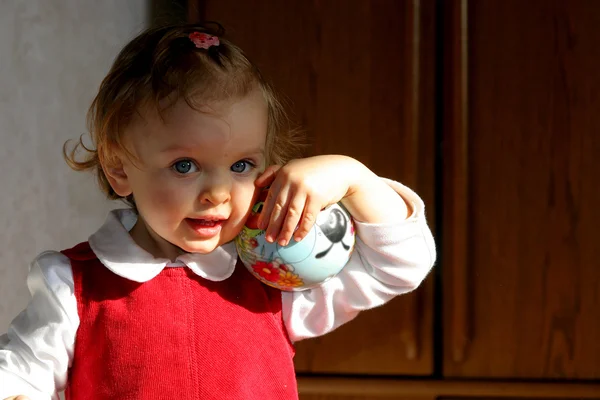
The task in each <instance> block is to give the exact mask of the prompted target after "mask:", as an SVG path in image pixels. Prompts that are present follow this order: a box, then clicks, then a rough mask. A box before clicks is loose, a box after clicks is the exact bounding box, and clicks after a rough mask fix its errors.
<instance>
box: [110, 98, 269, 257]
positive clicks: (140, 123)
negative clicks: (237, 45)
mask: <svg viewBox="0 0 600 400" xmlns="http://www.w3.org/2000/svg"><path fill="white" fill-rule="evenodd" d="M201 111H202V112H199V111H196V110H194V109H192V108H190V107H189V106H188V105H187V104H186V102H185V101H183V100H180V101H179V102H178V103H176V104H175V105H174V106H173V107H172V108H170V109H169V110H168V112H166V113H164V115H163V118H164V119H161V117H160V116H159V115H156V113H152V112H150V110H140V117H139V118H137V120H136V121H134V122H133V123H132V124H131V126H130V127H129V129H128V130H127V132H126V144H127V146H128V148H130V149H131V150H132V152H133V154H135V155H136V156H137V158H138V160H129V159H128V158H127V157H122V160H121V161H122V169H114V170H111V171H112V172H111V171H107V175H109V179H110V181H111V184H112V185H113V188H114V189H115V191H116V192H117V193H118V194H120V195H121V196H126V195H127V194H129V193H133V196H134V199H135V203H136V206H137V208H138V211H139V220H138V223H137V224H136V226H135V227H134V228H133V229H132V231H131V235H132V237H133V238H134V240H135V241H136V242H137V243H138V244H139V245H140V246H141V247H142V248H144V249H146V250H147V251H149V252H150V253H152V254H153V255H154V256H155V257H166V258H170V259H174V258H176V257H177V255H178V254H180V253H181V250H183V251H185V252H193V253H209V252H211V251H213V250H214V249H215V248H217V247H218V246H220V245H222V244H224V243H227V242H229V241H231V240H233V239H234V238H235V236H236V235H237V234H238V233H239V232H240V230H241V228H242V226H243V224H244V222H245V221H246V218H247V216H248V214H249V211H250V209H251V206H252V204H253V200H254V198H255V186H254V181H255V180H256V178H257V177H258V176H259V175H260V173H261V172H262V171H263V170H264V168H265V151H266V150H265V142H266V132H267V105H266V102H265V100H264V97H263V96H262V94H261V92H260V91H259V90H255V91H253V92H251V93H250V94H249V95H247V96H246V97H244V98H242V99H239V100H236V101H230V102H217V103H211V104H208V105H207V106H206V107H203V108H202V109H201ZM115 176H116V177H115ZM117 189H119V190H117Z"/></svg>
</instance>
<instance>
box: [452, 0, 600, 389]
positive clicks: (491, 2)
mask: <svg viewBox="0 0 600 400" xmlns="http://www.w3.org/2000/svg"><path fill="white" fill-rule="evenodd" d="M443 5H444V12H443V14H444V18H445V26H444V37H445V45H444V46H445V48H446V53H445V56H444V57H445V64H444V65H445V68H446V74H445V75H444V90H445V94H444V111H443V113H444V117H445V119H444V143H443V146H444V157H445V161H444V189H443V199H444V232H443V237H444V239H443V248H444V253H443V262H442V264H443V265H442V269H443V279H444V285H443V288H444V310H445V311H444V368H443V369H444V374H445V376H447V377H491V378H500V377H505V378H555V379H562V378H574V379H599V378H600V340H598V338H600V311H599V310H600V246H599V245H598V226H599V224H600V207H599V205H600V185H599V184H598V176H600V29H599V28H600V1H596V0H587V1H585V0H553V1H547V0H528V1H522V0H485V1H476V0H470V1H468V0H450V1H447V2H443Z"/></svg>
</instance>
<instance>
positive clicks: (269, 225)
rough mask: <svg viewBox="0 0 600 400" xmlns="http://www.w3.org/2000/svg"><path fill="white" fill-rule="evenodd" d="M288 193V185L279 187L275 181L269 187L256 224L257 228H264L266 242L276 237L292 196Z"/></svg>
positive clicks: (272, 240)
mask: <svg viewBox="0 0 600 400" xmlns="http://www.w3.org/2000/svg"><path fill="white" fill-rule="evenodd" d="M290 194H291V193H290V187H289V186H287V185H285V186H283V187H280V186H279V185H278V184H277V182H276V183H274V184H273V185H272V186H271V188H270V189H269V194H268V195H267V200H266V201H265V204H264V205H263V210H262V212H261V215H260V219H259V225H258V226H259V228H261V229H264V230H266V235H265V239H266V240H267V241H268V242H271V243H272V242H274V241H275V240H277V239H278V236H279V231H280V230H281V226H282V225H283V221H284V219H285V218H286V216H287V210H288V206H289V202H290V200H291V198H292V196H290Z"/></svg>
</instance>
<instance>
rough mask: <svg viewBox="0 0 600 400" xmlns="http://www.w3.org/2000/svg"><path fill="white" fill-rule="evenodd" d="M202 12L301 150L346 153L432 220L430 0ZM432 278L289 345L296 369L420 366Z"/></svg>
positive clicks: (210, 1) (260, 1)
mask: <svg viewBox="0 0 600 400" xmlns="http://www.w3.org/2000/svg"><path fill="white" fill-rule="evenodd" d="M199 4H200V5H201V9H202V12H201V13H200V14H201V15H203V16H204V17H205V18H206V19H208V20H214V21H219V22H221V23H222V24H223V25H224V26H225V28H226V29H227V31H228V36H229V37H230V38H232V40H233V41H234V42H236V43H237V44H239V46H240V47H241V48H243V49H244V50H245V51H246V52H247V54H248V55H249V57H250V58H251V59H253V60H255V62H256V63H257V64H258V65H259V66H260V68H261V70H262V71H263V72H264V73H265V75H266V76H268V77H270V78H271V79H272V80H273V82H274V84H275V87H276V88H277V89H279V90H280V91H281V92H282V93H283V94H284V95H285V96H286V97H287V98H288V99H289V104H290V106H291V107H290V108H291V109H292V110H293V111H294V115H293V117H294V119H295V120H296V121H298V122H299V123H300V124H301V125H302V127H303V128H305V130H306V132H307V135H308V137H309V139H310V143H311V147H310V149H309V150H308V151H307V154H323V153H341V154H346V155H350V156H353V157H355V158H357V159H359V160H361V161H362V162H364V163H365V164H366V165H367V166H369V167H370V168H371V169H372V170H374V171H375V172H376V173H377V174H379V175H381V176H385V177H389V178H392V179H396V180H399V181H401V182H403V183H405V184H407V185H409V186H411V187H413V188H415V189H416V190H417V191H418V192H419V194H420V195H421V196H422V197H423V199H424V201H425V203H426V205H427V207H428V211H429V212H428V217H429V220H430V221H431V223H432V225H433V221H434V207H433V206H434V204H433V203H434V150H435V144H434V125H433V124H434V122H433V121H434V116H433V110H434V101H433V100H434V93H433V91H434V81H433V80H434V79H433V78H434V63H435V60H434V52H433V51H432V49H433V40H434V20H433V18H434V1H433V0H428V1H418V0H414V1H413V0H411V1H402V2H398V1H396V0H381V1H373V2H368V1H362V0H352V1H304V0H289V1H285V2H283V1H280V0H257V1H251V2H247V1H237V0H207V1H202V2H200V3H199ZM432 303H433V280H432V279H429V280H428V281H427V282H426V283H425V284H424V285H423V286H422V287H421V288H420V289H419V290H417V291H416V292H415V293H412V294H410V295H407V296H402V297H401V298H398V299H396V300H394V301H392V302H391V303H390V304H388V305H386V306H384V307H381V308H379V309H377V310H372V311H369V312H365V313H363V314H362V315H360V316H359V317H358V318H357V319H356V320H355V321H352V322H351V323H349V324H348V325H346V326H344V327H342V328H341V329H339V330H337V331H336V332H333V333H332V334H330V335H326V336H325V337H322V338H318V339H314V340H307V341H304V342H301V343H298V345H297V356H296V367H297V370H298V371H299V372H333V373H361V374H416V375H427V374H430V373H431V372H432V370H433V356H432V353H433V350H432V347H433V345H432V343H433V338H432V331H433V329H432V324H433V323H432V320H433V318H432V315H433V311H432V310H433V304H432Z"/></svg>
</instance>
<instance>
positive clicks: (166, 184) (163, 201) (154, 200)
mask: <svg viewBox="0 0 600 400" xmlns="http://www.w3.org/2000/svg"><path fill="white" fill-rule="evenodd" d="M136 186H137V187H135V188H134V197H135V200H136V203H137V204H138V208H139V209H140V211H141V212H144V211H151V212H156V211H157V210H158V211H160V213H161V214H162V215H165V216H166V214H172V213H174V212H178V211H181V209H183V208H185V206H186V205H187V204H188V203H190V202H193V201H194V199H195V194H196V189H195V186H194V185H192V184H186V183H184V182H182V181H179V180H177V179H173V178H171V179H168V178H165V177H161V176H156V175H154V176H152V175H150V174H148V175H146V176H144V177H143V179H140V180H139V184H138V185H136ZM184 211H185V210H184Z"/></svg>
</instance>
